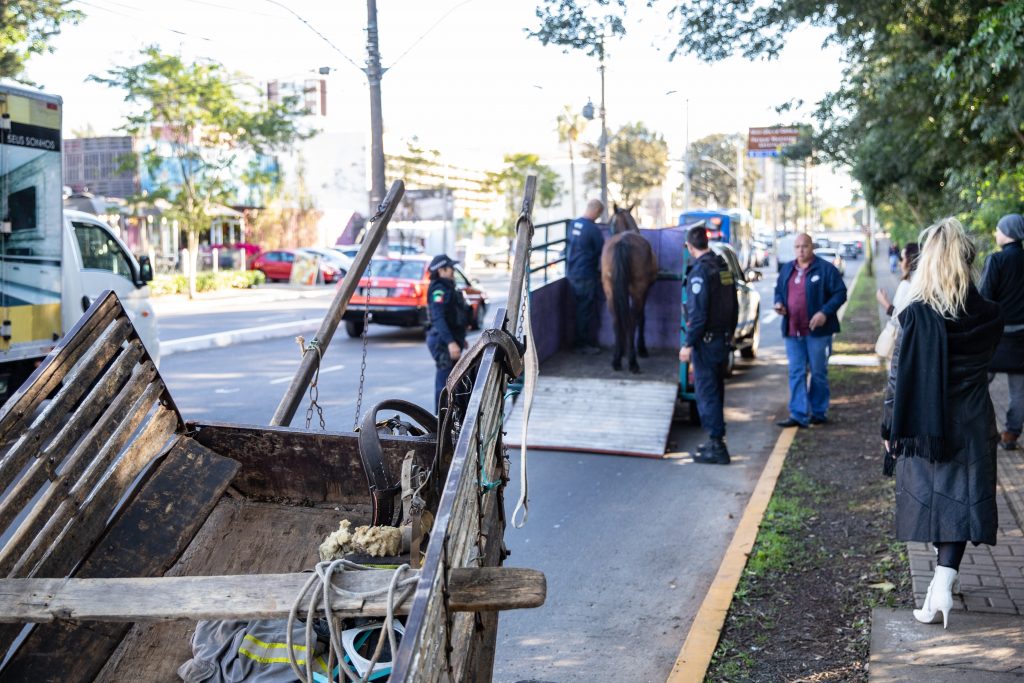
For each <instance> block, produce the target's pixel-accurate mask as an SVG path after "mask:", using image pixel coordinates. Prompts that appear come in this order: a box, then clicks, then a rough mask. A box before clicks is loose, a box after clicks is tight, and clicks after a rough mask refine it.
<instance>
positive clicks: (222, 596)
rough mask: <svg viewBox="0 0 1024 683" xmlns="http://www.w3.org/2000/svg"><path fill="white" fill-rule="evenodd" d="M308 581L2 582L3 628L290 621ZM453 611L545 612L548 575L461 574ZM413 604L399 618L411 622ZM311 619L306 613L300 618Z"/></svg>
mask: <svg viewBox="0 0 1024 683" xmlns="http://www.w3.org/2000/svg"><path fill="white" fill-rule="evenodd" d="M309 577H310V575H309V574H308V573H299V574H254V575H248V576H245V575H243V576H180V577H179V576H173V577H170V576H165V577H157V578H141V579H138V578H131V579H120V578H119V579H0V623H50V622H54V621H58V620H64V621H112V622H141V621H170V620H175V619H188V620H200V619H235V620H248V619H283V618H286V617H287V616H288V612H289V610H290V609H291V606H292V602H293V601H294V600H295V598H296V596H297V595H298V593H299V591H300V590H301V589H302V586H303V585H304V584H305V583H306V581H307V580H308V579H309ZM391 577H392V572H391V571H389V570H386V569H383V570H382V569H375V570H367V571H354V572H340V573H338V574H335V579H334V584H335V585H336V586H338V587H339V588H342V589H344V590H349V591H353V592H360V593H365V592H369V591H374V590H379V589H383V588H386V587H387V586H388V584H389V583H390V581H391ZM448 587H449V593H450V595H451V608H452V609H455V610H460V611H469V612H483V611H497V610H508V609H523V608H531V607H539V606H541V605H542V604H544V599H545V597H546V595H547V582H546V580H545V578H544V574H543V573H541V572H539V571H536V570H533V569H520V568H515V567H480V568H461V569H453V570H452V572H451V576H450V577H449V582H448ZM410 604H411V601H406V603H405V604H404V605H403V606H402V607H400V608H398V609H397V610H396V613H397V614H406V613H407V612H408V607H409V605H410ZM332 605H333V608H334V609H333V611H334V613H335V614H336V615H339V616H342V617H345V616H383V615H384V614H385V613H386V611H387V595H386V593H385V594H383V595H380V596H377V597H374V598H370V599H366V600H364V599H362V598H357V597H343V596H335V597H334V600H333V603H332ZM299 614H300V615H301V616H304V615H305V610H304V609H303V610H301V611H300V612H299Z"/></svg>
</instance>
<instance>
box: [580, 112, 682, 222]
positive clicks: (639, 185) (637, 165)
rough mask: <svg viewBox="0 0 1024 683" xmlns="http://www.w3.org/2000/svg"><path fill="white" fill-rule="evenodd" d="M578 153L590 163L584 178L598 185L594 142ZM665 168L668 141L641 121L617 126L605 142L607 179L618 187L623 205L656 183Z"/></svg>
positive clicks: (629, 203)
mask: <svg viewBox="0 0 1024 683" xmlns="http://www.w3.org/2000/svg"><path fill="white" fill-rule="evenodd" d="M582 155H583V157H584V158H585V159H587V160H588V161H589V162H590V167H589V168H588V169H587V172H586V173H585V174H584V176H583V179H584V181H585V182H586V183H587V184H588V185H590V186H591V187H595V188H596V187H599V186H600V177H601V175H600V164H601V152H600V149H599V148H598V146H597V145H593V144H589V143H588V144H586V145H584V146H583V151H582ZM667 171H668V143H667V142H665V138H664V137H663V136H662V134H661V133H655V132H654V131H651V130H648V129H647V126H645V125H644V124H643V123H641V122H639V121H638V122H636V123H627V124H626V125H624V126H622V127H621V128H619V130H618V131H616V132H615V133H614V134H613V135H612V137H611V141H610V142H609V143H608V181H609V183H614V184H616V185H617V186H618V188H619V196H618V197H617V198H616V199H617V200H618V202H619V203H620V204H622V205H625V206H630V205H632V204H633V203H634V202H635V201H638V200H640V199H642V198H643V196H644V195H645V194H646V193H647V192H649V191H650V190H652V189H654V188H655V187H657V186H658V185H660V184H661V183H662V182H664V180H665V173H666V172H667Z"/></svg>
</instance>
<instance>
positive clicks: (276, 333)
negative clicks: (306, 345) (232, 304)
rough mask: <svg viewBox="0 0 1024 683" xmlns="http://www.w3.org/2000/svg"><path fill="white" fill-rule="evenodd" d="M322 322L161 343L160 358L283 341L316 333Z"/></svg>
mask: <svg viewBox="0 0 1024 683" xmlns="http://www.w3.org/2000/svg"><path fill="white" fill-rule="evenodd" d="M321 322H323V321H322V320H321V319H319V318H309V319H307V320H292V321H289V322H286V323H276V324H274V325H261V326H260V327H246V328H242V329H240V330H226V331H224V332H213V333H212V334H202V335H199V336H197V337H185V338H183V339H171V340H169V341H162V342H160V357H161V358H166V357H167V356H173V355H175V354H178V353H188V352H190V351H202V350H204V349H213V348H219V347H224V346H232V345H234V344H244V343H247V342H255V341H265V340H268V339H281V338H282V337H291V336H294V335H297V334H300V333H302V332H316V331H317V330H318V329H320V324H321Z"/></svg>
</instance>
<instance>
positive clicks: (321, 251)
mask: <svg viewBox="0 0 1024 683" xmlns="http://www.w3.org/2000/svg"><path fill="white" fill-rule="evenodd" d="M301 251H304V252H307V253H310V254H314V255H316V256H319V257H320V260H321V266H322V265H323V262H324V261H326V262H327V265H329V266H331V267H332V268H333V269H334V270H337V271H339V275H338V278H337V279H338V280H340V279H341V278H343V277H345V274H346V273H348V270H349V268H351V267H352V257H351V256H346V255H345V254H343V253H341V252H340V251H335V250H334V249H328V248H326V247H305V248H303V249H301Z"/></svg>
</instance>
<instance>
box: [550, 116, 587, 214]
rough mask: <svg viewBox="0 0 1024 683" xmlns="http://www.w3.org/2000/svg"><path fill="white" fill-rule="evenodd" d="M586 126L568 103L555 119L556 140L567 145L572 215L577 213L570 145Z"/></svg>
mask: <svg viewBox="0 0 1024 683" xmlns="http://www.w3.org/2000/svg"><path fill="white" fill-rule="evenodd" d="M586 127H587V120H586V119H585V118H583V115H582V114H580V113H579V112H577V111H576V110H574V109H573V108H572V106H571V105H568V104H567V105H565V107H564V108H563V109H562V113H561V114H559V115H558V118H557V119H556V131H557V132H558V141H559V142H560V143H565V144H568V145H569V186H570V192H571V193H572V195H571V196H572V202H571V205H572V215H573V216H577V215H579V214H577V213H576V159H575V158H574V157H573V152H572V146H573V145H575V144H576V142H577V141H578V140H579V139H580V134H581V133H582V132H583V129H584V128H586Z"/></svg>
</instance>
